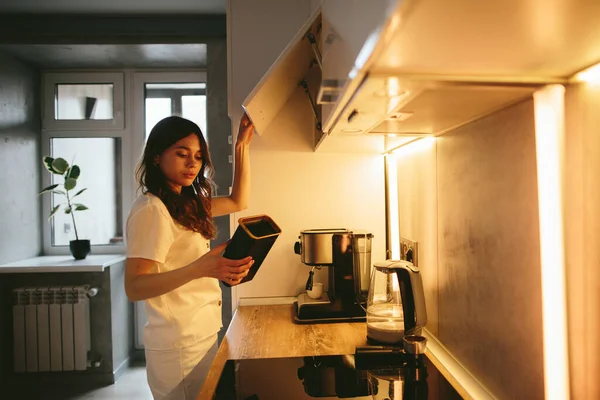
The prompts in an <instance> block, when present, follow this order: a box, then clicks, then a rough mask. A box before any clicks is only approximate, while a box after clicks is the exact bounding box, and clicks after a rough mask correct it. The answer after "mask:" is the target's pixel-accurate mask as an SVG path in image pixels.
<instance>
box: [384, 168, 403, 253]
mask: <svg viewBox="0 0 600 400" xmlns="http://www.w3.org/2000/svg"><path fill="white" fill-rule="evenodd" d="M386 163H387V179H388V182H387V185H388V210H389V215H388V218H389V220H388V221H389V224H390V243H391V248H390V251H391V254H390V255H389V257H388V259H392V260H399V259H400V218H399V217H398V207H399V204H398V166H397V165H396V159H395V158H394V157H386Z"/></svg>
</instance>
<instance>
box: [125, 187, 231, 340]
mask: <svg viewBox="0 0 600 400" xmlns="http://www.w3.org/2000/svg"><path fill="white" fill-rule="evenodd" d="M126 235H127V236H126V237H127V258H146V259H149V260H153V261H156V262H157V267H156V269H154V270H151V271H150V273H160V272H167V271H171V270H174V269H177V268H181V267H183V266H185V265H187V264H189V263H191V262H192V261H194V260H196V259H198V258H199V257H200V256H202V255H203V254H205V253H206V252H208V251H209V250H210V244H209V241H208V240H207V239H206V238H204V237H203V236H202V235H201V234H200V233H197V232H193V231H191V230H189V229H187V228H185V227H183V226H182V225H180V224H179V223H178V222H176V221H175V220H174V219H173V218H172V217H171V215H170V214H169V211H168V210H167V207H166V206H165V205H164V203H163V202H162V200H161V199H160V198H158V197H156V196H154V195H152V194H149V193H147V194H144V195H141V196H139V197H138V198H137V199H136V200H135V201H134V202H133V204H132V206H131V211H130V212H129V217H128V218H127V228H126ZM144 303H145V309H146V314H147V316H148V323H147V324H146V326H145V327H144V347H145V348H146V349H148V350H168V349H173V348H181V347H187V346H191V345H193V344H194V343H196V342H197V341H199V340H201V339H204V338H206V337H208V336H211V335H214V334H215V333H217V332H218V331H219V330H220V329H221V327H222V321H221V288H220V286H219V282H218V280H217V279H214V278H200V279H195V280H193V281H190V282H188V283H187V284H185V285H183V286H181V287H179V288H177V289H175V290H173V291H171V292H169V293H165V294H163V295H162V296H158V297H155V298H152V299H148V300H145V301H144Z"/></svg>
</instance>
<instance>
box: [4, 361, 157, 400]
mask: <svg viewBox="0 0 600 400" xmlns="http://www.w3.org/2000/svg"><path fill="white" fill-rule="evenodd" d="M9 393H10V394H9V396H8V397H4V396H0V397H1V398H2V400H38V399H43V400H83V399H86V400H88V399H94V400H109V399H110V400H152V394H151V393H150V389H149V388H148V383H147V381H146V368H145V366H144V365H143V364H138V365H133V366H131V367H129V368H128V369H127V371H125V372H124V373H123V375H122V376H121V377H120V378H119V379H118V380H117V382H116V383H115V384H113V385H110V386H105V387H101V388H97V389H89V388H85V389H84V388H77V387H61V388H53V389H48V388H40V387H37V388H28V389H27V390H23V389H19V390H18V391H15V390H12V391H9Z"/></svg>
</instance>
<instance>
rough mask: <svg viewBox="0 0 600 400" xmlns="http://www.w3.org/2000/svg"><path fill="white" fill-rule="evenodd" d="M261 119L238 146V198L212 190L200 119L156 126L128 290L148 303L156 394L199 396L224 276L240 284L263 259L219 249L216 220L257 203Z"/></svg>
mask: <svg viewBox="0 0 600 400" xmlns="http://www.w3.org/2000/svg"><path fill="white" fill-rule="evenodd" d="M253 133H254V126H253V125H252V124H251V123H250V121H249V119H248V117H247V116H246V115H244V117H243V118H242V120H241V122H240V127H239V132H238V136H237V142H236V146H235V164H234V165H235V171H234V181H233V189H232V192H231V195H230V196H225V197H212V188H213V182H212V180H211V177H212V174H213V166H212V163H211V161H210V154H209V152H208V147H207V145H206V141H205V140H204V137H203V135H202V132H201V131H200V128H199V127H198V125H196V124H195V123H193V122H191V121H189V120H186V119H184V118H180V117H168V118H165V119H163V120H161V121H160V122H158V123H157V124H156V126H154V128H153V129H152V131H151V132H150V136H149V137H148V141H147V143H146V148H145V150H144V155H143V159H142V161H141V163H140V165H139V166H138V169H137V179H138V183H139V185H140V187H141V190H142V194H141V195H140V196H139V197H138V198H137V199H136V200H135V201H134V202H133V205H132V207H131V211H130V213H129V217H128V219H127V228H126V235H127V261H126V270H125V291H126V293H127V296H128V297H129V299H130V300H132V301H141V300H144V302H145V309H146V314H147V316H148V323H147V324H146V326H145V327H144V347H145V353H146V371H147V375H148V384H149V385H150V389H151V391H152V394H153V396H154V398H155V399H177V400H181V399H196V395H197V393H198V392H199V391H200V388H201V386H202V383H203V382H204V378H205V375H206V372H207V370H208V368H209V367H210V365H211V362H212V359H213V357H214V355H215V353H216V350H217V333H218V332H219V330H220V329H221V327H222V322H221V289H220V287H219V282H218V281H219V280H222V281H224V282H227V283H229V284H231V285H235V284H238V283H239V282H240V281H241V279H242V278H244V277H245V276H246V275H247V274H248V269H249V268H250V267H251V266H252V264H253V262H254V261H253V260H252V259H251V258H250V257H246V258H244V259H241V260H228V259H225V258H223V257H221V253H222V252H223V251H224V250H225V247H226V245H227V243H223V244H221V245H219V246H216V247H215V248H214V249H212V250H210V244H209V240H210V239H214V238H215V226H214V224H213V218H214V217H216V216H219V215H225V214H229V213H232V212H236V211H240V210H243V209H244V208H246V207H247V203H248V198H249V192H250V160H249V145H250V141H251V140H252V135H253Z"/></svg>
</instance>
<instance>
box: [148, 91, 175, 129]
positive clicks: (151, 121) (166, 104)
mask: <svg viewBox="0 0 600 400" xmlns="http://www.w3.org/2000/svg"><path fill="white" fill-rule="evenodd" d="M145 112H146V139H148V135H150V131H151V130H152V128H153V127H154V125H156V123H157V122H158V121H160V120H161V119H163V118H166V117H168V116H170V115H172V112H171V99H170V98H168V99H165V98H160V97H157V98H146V110H145Z"/></svg>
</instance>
